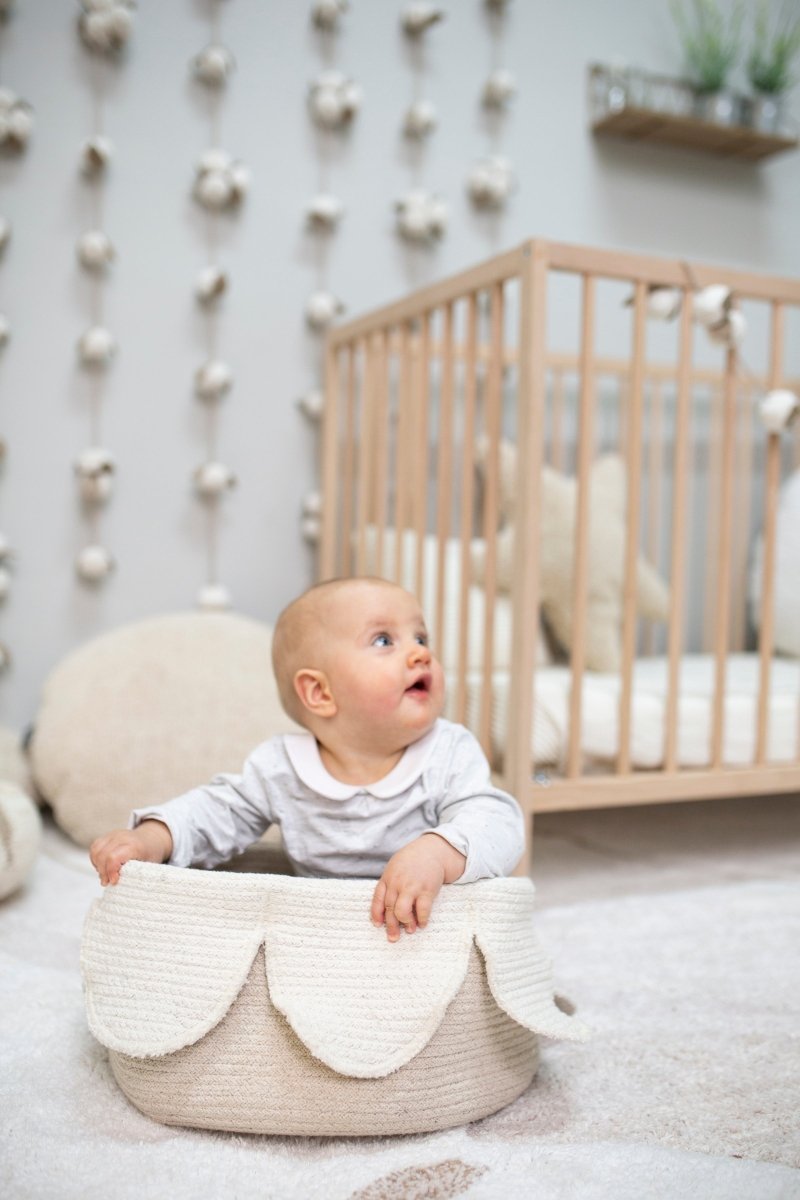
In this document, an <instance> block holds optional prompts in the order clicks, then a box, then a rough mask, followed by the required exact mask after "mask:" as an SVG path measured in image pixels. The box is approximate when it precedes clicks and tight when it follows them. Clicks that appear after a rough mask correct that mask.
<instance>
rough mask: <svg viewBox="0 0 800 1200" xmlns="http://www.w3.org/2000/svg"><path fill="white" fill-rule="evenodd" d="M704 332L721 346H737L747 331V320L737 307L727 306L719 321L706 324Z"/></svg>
mask: <svg viewBox="0 0 800 1200" xmlns="http://www.w3.org/2000/svg"><path fill="white" fill-rule="evenodd" d="M706 332H707V333H708V336H709V337H710V338H711V340H712V341H714V342H719V343H721V344H722V345H723V346H738V345H740V344H741V343H742V342H743V341H744V335H745V334H746V333H747V321H746V319H745V317H744V314H743V313H741V312H740V311H739V309H738V308H729V309H728V311H727V312H726V313H725V314H724V316H723V317H722V318H721V319H720V320H719V321H717V322H716V323H715V324H713V325H707V326H706Z"/></svg>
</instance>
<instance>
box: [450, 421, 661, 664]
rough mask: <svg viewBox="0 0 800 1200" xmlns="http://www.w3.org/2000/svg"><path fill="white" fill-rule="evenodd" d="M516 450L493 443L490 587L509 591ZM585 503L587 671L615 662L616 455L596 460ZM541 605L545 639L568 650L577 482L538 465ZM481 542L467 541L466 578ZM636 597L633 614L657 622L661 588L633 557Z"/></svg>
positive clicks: (621, 474) (481, 553) (479, 561)
mask: <svg viewBox="0 0 800 1200" xmlns="http://www.w3.org/2000/svg"><path fill="white" fill-rule="evenodd" d="M486 454H487V446H486V443H485V441H484V442H483V443H482V444H479V446H478V467H479V469H481V470H483V469H485V463H486ZM516 470H517V448H516V446H514V445H513V444H512V443H511V442H508V441H505V440H504V441H502V442H501V444H500V481H501V506H500V507H501V511H500V517H501V521H503V522H505V523H504V525H503V527H502V528H501V530H500V532H499V533H498V536H497V584H498V587H501V588H504V589H506V590H510V589H511V581H512V577H513V569H514V564H513V552H514V540H515V528H514V515H515V501H514V490H515V481H516ZM590 482H591V489H590V502H589V503H590V508H589V513H590V516H589V562H588V570H589V586H588V595H587V627H586V666H587V668H588V669H589V670H590V671H610V672H614V671H618V670H619V669H620V667H621V662H622V654H621V631H622V606H623V597H622V592H623V586H624V577H625V567H624V555H625V486H626V479H625V467H624V463H623V461H622V459H621V458H620V457H619V455H616V454H608V455H604V456H603V457H601V458H599V459H598V460H597V461H596V462H595V464H594V467H593V469H592V475H591V481H590ZM540 495H541V505H542V509H541V514H540V519H541V543H540V544H541V576H540V589H541V608H542V613H543V615H544V617H545V619H546V621H547V624H548V627H549V628H550V630H551V632H552V633H553V636H554V637H555V639H556V640H557V641H558V643H559V644H560V645H561V647H562V648H563V649H564V651H566V652H568V651H569V649H570V646H571V643H572V586H573V556H574V553H575V513H576V504H577V482H576V480H575V479H571V478H568V477H567V476H565V475H561V474H560V473H559V472H558V471H554V470H553V469H552V467H544V468H543V470H542V481H541V492H540ZM485 559H486V544H485V542H483V541H482V540H480V539H476V541H475V542H474V544H473V555H472V569H473V578H474V579H475V581H476V582H478V583H480V582H481V581H482V580H483V578H484V573H485ZM636 601H637V611H638V613H639V615H640V616H642V617H647V618H649V619H650V620H658V621H665V620H666V619H667V617H668V616H669V591H668V589H667V586H666V584H665V583H664V581H663V580H662V579H661V577H660V576H659V574H658V573H657V571H656V570H655V568H654V567H652V566H651V565H650V564H649V563H648V562H647V561H646V560H645V559H644V558H643V557H642V556H641V555H639V557H638V559H637V564H636Z"/></svg>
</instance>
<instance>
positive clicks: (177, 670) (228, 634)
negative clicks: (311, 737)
mask: <svg viewBox="0 0 800 1200" xmlns="http://www.w3.org/2000/svg"><path fill="white" fill-rule="evenodd" d="M270 647H271V630H270V629H269V627H268V626H266V625H262V624H260V623H259V622H257V621H254V620H251V619H249V618H246V617H241V616H234V615H232V614H229V613H176V614H170V615H168V616H161V617H156V618H153V619H152V620H147V621H142V622H140V623H137V624H134V625H127V626H124V627H122V628H120V629H117V630H114V631H113V632H111V633H108V634H104V635H103V636H102V637H99V638H97V639H95V640H93V641H91V642H88V643H87V644H86V645H84V646H81V647H80V648H79V649H78V650H75V651H74V652H73V653H72V654H70V655H69V656H68V657H67V658H66V659H64V661H63V662H62V663H61V664H60V666H58V667H57V668H56V669H55V670H54V671H53V673H52V674H51V675H50V677H49V678H48V679H47V681H46V683H45V686H44V693H43V697H42V704H41V708H40V711H39V714H38V717H37V720H36V728H35V732H34V737H33V741H32V744H31V760H32V766H33V774H34V780H35V782H36V785H37V787H38V788H39V790H40V792H41V794H42V796H43V797H44V799H45V800H47V801H48V802H49V803H50V804H51V805H52V807H53V812H54V814H55V818H56V820H57V821H58V823H59V825H61V827H62V828H63V829H64V830H65V832H66V833H68V834H69V835H70V837H72V838H74V839H75V841H76V842H78V843H79V844H81V845H84V846H88V845H89V843H90V842H91V841H92V840H93V839H94V838H95V837H98V836H99V835H100V834H102V833H107V832H108V831H109V830H110V829H114V828H122V827H124V826H125V824H126V822H127V819H128V815H129V813H130V811H131V809H132V808H135V807H138V806H140V805H145V804H154V803H157V802H162V801H164V800H169V799H171V798H172V797H173V796H177V795H180V793H182V792H184V791H187V790H188V789H189V788H191V787H195V786H196V785H198V784H201V783H205V782H207V781H208V780H209V779H211V778H212V776H213V775H215V774H216V773H217V772H219V771H239V770H240V769H241V767H242V764H243V762H244V760H245V758H246V757H247V755H248V754H249V752H250V751H251V750H252V749H253V747H254V746H256V745H258V743H259V742H261V741H263V740H264V739H266V738H268V737H272V736H273V734H276V733H281V732H284V731H289V730H291V729H293V728H294V726H293V724H292V722H291V721H290V719H289V718H288V717H287V716H286V715H285V713H284V712H283V710H282V709H281V706H280V702H279V699H278V691H277V687H276V685H275V682H274V679H273V675H272V667H271V663H270Z"/></svg>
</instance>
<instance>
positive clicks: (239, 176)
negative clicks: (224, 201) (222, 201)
mask: <svg viewBox="0 0 800 1200" xmlns="http://www.w3.org/2000/svg"><path fill="white" fill-rule="evenodd" d="M228 176H229V178H230V182H231V190H232V192H233V198H234V199H235V200H241V199H243V197H244V196H245V195H246V194H247V190H248V188H249V187H250V169H249V167H246V166H245V165H244V163H239V162H237V163H234V164H233V165H232V167H231V168H230V171H229V172H228Z"/></svg>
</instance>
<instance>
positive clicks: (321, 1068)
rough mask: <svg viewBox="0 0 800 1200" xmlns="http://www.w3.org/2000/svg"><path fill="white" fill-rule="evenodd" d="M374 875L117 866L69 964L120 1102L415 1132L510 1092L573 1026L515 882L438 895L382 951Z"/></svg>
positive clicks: (193, 1116)
mask: <svg viewBox="0 0 800 1200" xmlns="http://www.w3.org/2000/svg"><path fill="white" fill-rule="evenodd" d="M373 888H374V882H372V881H369V880H318V879H290V878H286V877H282V876H263V875H238V876H234V875H230V874H228V873H226V872H209V871H192V870H186V869H178V868H174V867H162V866H155V865H154V864H152V863H140V862H132V863H129V864H127V865H126V866H125V867H124V868H123V871H122V875H121V879H120V882H119V884H118V885H117V886H116V887H113V888H107V889H106V890H105V891H104V893H103V896H102V899H101V900H98V901H96V902H95V904H94V906H93V908H92V911H91V913H90V915H89V917H88V919H87V921H86V925H85V928H84V934H83V941H82V945H81V969H82V974H83V981H84V992H85V997H86V1009H87V1016H88V1021H89V1027H90V1029H91V1031H92V1033H93V1034H94V1036H95V1037H96V1038H97V1039H98V1040H99V1041H100V1042H101V1043H102V1044H103V1045H104V1046H106V1047H107V1048H108V1050H109V1053H110V1060H111V1065H112V1069H113V1071H114V1074H115V1076H116V1079H117V1081H118V1083H119V1085H120V1087H121V1088H122V1090H123V1091H124V1092H125V1094H126V1095H127V1096H128V1098H129V1099H130V1100H131V1101H132V1102H133V1103H134V1104H136V1105H137V1107H139V1108H140V1109H141V1110H142V1111H143V1112H145V1113H146V1114H147V1115H148V1116H151V1117H154V1118H155V1119H156V1120H160V1121H164V1122H166V1123H167V1124H176V1125H189V1126H197V1127H201V1128H210V1129H228V1130H233V1131H242V1132H251V1133H271V1134H284V1135H286V1134H305V1135H312V1136H313V1135H320V1134H326V1135H338V1136H346V1135H382V1134H399V1133H415V1132H422V1131H425V1130H431V1129H442V1128H447V1127H449V1126H452V1125H457V1124H461V1123H462V1122H465V1121H471V1120H476V1119H477V1118H479V1117H482V1116H486V1115H487V1114H488V1113H490V1112H494V1111H496V1110H497V1109H498V1108H500V1107H502V1106H503V1105H505V1104H507V1103H509V1102H510V1101H511V1100H513V1099H515V1098H516V1097H517V1096H518V1095H519V1094H520V1093H521V1092H522V1091H523V1090H524V1089H525V1088H526V1087H527V1086H528V1084H529V1083H530V1082H531V1079H532V1078H533V1075H534V1073H535V1071H536V1067H537V1062H538V1036H539V1035H544V1036H547V1037H555V1038H566V1039H570V1040H577V1041H582V1040H583V1039H584V1038H585V1037H586V1035H587V1030H586V1029H585V1027H584V1026H582V1025H581V1024H580V1022H578V1021H576V1020H575V1019H574V1018H572V1017H570V1016H568V1015H566V1014H565V1013H564V1012H562V1011H561V1010H560V1009H559V1007H558V1005H557V1003H556V1002H555V998H554V995H553V978H552V972H551V968H550V964H549V962H548V960H547V958H546V957H545V955H544V954H543V953H542V951H541V948H540V947H539V945H538V943H537V941H536V937H535V934H534V927H533V921H534V914H533V887H532V885H531V883H530V881H529V880H525V879H492V880H483V881H481V882H479V883H475V884H466V885H464V886H463V887H456V886H454V887H448V888H444V889H443V890H442V892H441V893H440V894H439V896H438V897H437V899H436V903H435V905H434V909H433V913H432V917H431V921H430V924H429V926H428V927H427V928H426V929H425V930H424V931H422V932H420V933H417V934H414V935H413V936H412V937H406V938H403V939H401V941H400V942H399V943H396V944H390V943H389V942H388V941H387V939H386V934H385V932H384V931H383V930H382V929H376V928H375V927H374V926H373V925H372V923H371V922H370V920H369V904H370V898H371V895H372V891H373ZM376 1014H378V1019H376Z"/></svg>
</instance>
